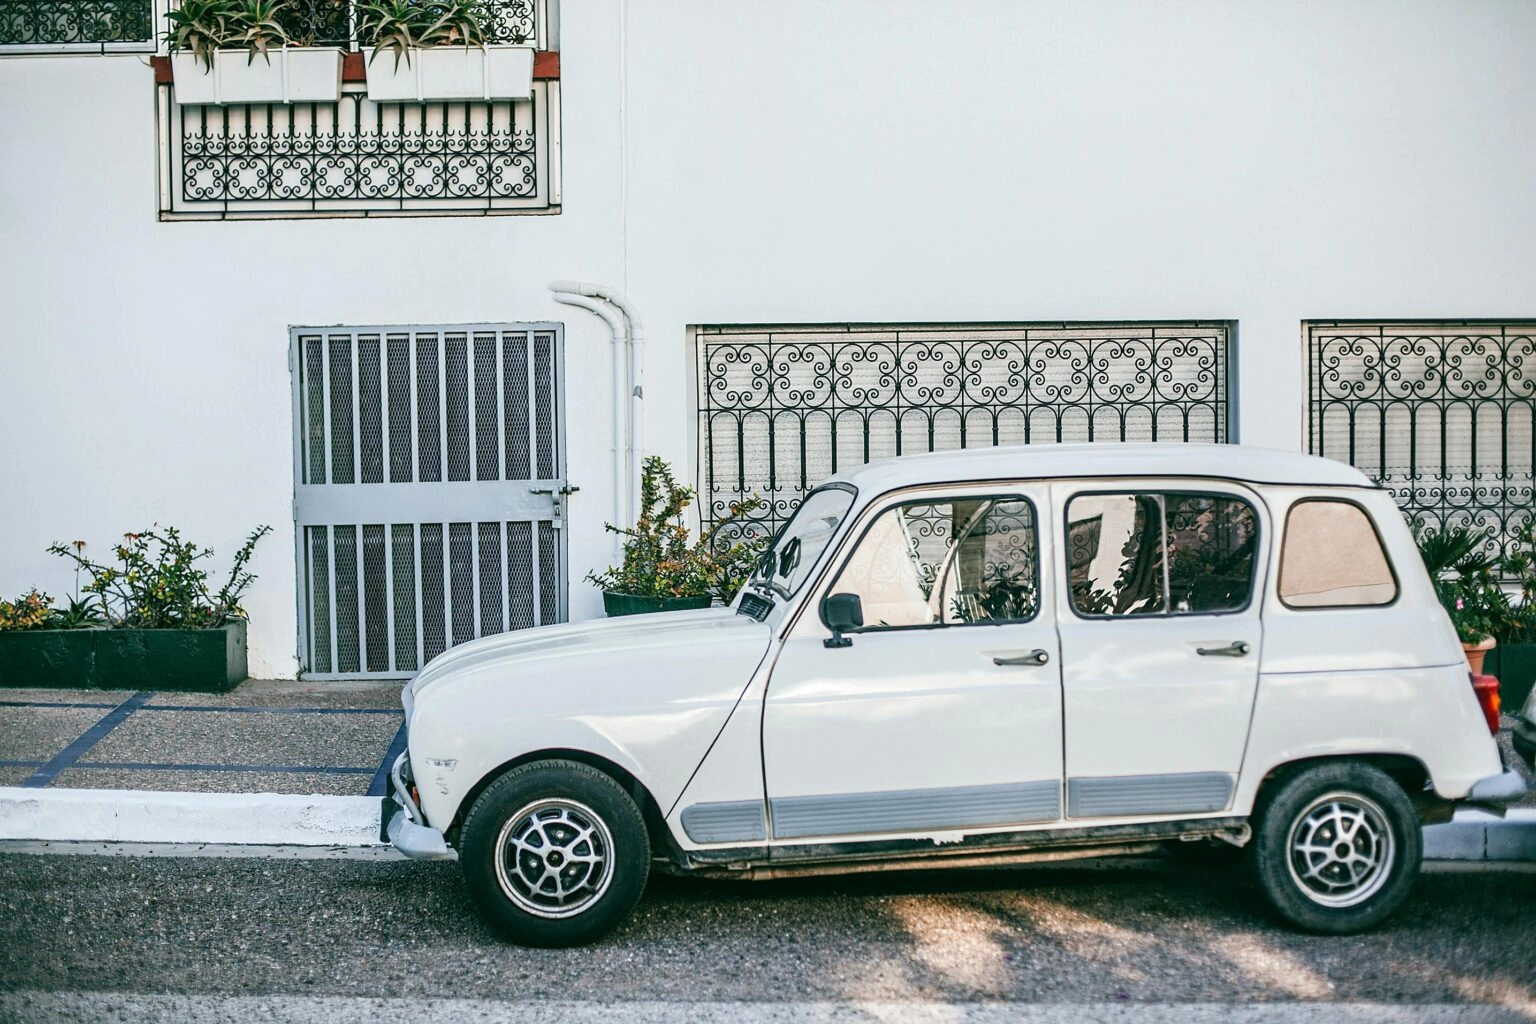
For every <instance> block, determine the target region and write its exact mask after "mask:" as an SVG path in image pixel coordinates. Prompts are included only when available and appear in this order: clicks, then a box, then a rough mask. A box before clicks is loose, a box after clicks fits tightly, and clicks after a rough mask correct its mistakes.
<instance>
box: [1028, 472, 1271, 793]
mask: <svg viewBox="0 0 1536 1024" xmlns="http://www.w3.org/2000/svg"><path fill="white" fill-rule="evenodd" d="M1052 499H1053V504H1054V507H1055V509H1056V512H1057V517H1058V522H1060V523H1061V531H1060V533H1059V534H1058V541H1059V542H1060V548H1059V550H1058V555H1057V567H1058V570H1060V571H1062V572H1063V573H1065V575H1066V583H1065V585H1064V586H1062V587H1061V588H1059V591H1058V605H1057V616H1058V629H1059V632H1060V636H1061V646H1062V673H1063V675H1062V690H1063V714H1064V719H1065V721H1064V730H1063V732H1064V745H1065V750H1064V761H1065V773H1066V786H1067V816H1068V817H1069V818H1072V819H1104V818H1139V817H1146V816H1175V817H1177V816H1186V815H1198V814H1208V813H1215V812H1220V811H1223V810H1225V809H1226V808H1227V807H1228V806H1229V805H1230V803H1231V800H1232V794H1233V791H1234V788H1235V785H1236V780H1237V775H1238V772H1239V769H1240V768H1241V766H1242V760H1243V752H1244V746H1245V744H1246V741H1247V736H1248V726H1249V721H1250V718H1251V715H1252V709H1253V700H1254V693H1255V688H1256V686H1257V684H1258V669H1259V653H1260V647H1261V645H1262V642H1263V626H1262V622H1261V620H1260V614H1259V612H1260V607H1261V605H1262V602H1261V601H1260V600H1259V595H1260V594H1261V593H1262V590H1261V589H1260V588H1261V587H1262V585H1263V573H1264V569H1265V564H1264V557H1265V551H1264V546H1263V544H1262V543H1261V534H1262V535H1264V536H1267V533H1266V532H1265V531H1267V530H1268V528H1269V524H1268V522H1267V519H1266V512H1265V510H1264V504H1263V502H1262V501H1261V500H1260V499H1259V498H1258V496H1257V495H1255V494H1254V493H1253V492H1252V491H1250V490H1248V489H1246V488H1243V487H1241V486H1240V485H1236V484H1227V483H1215V482H1208V481H1198V482H1197V481H1189V480H1139V481H1125V482H1121V481H1115V482H1103V483H1095V484H1058V485H1055V486H1053V488H1052Z"/></svg>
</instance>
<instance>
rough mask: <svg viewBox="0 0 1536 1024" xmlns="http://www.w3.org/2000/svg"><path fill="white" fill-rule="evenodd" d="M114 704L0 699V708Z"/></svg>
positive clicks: (86, 706) (72, 706) (109, 705)
mask: <svg viewBox="0 0 1536 1024" xmlns="http://www.w3.org/2000/svg"><path fill="white" fill-rule="evenodd" d="M115 707H117V705H116V704H105V703H100V702H93V701H79V700H77V701H68V700H0V708H115Z"/></svg>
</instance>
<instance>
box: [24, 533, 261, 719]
mask: <svg viewBox="0 0 1536 1024" xmlns="http://www.w3.org/2000/svg"><path fill="white" fill-rule="evenodd" d="M269 532H271V528H270V527H266V526H263V527H260V528H259V529H257V530H255V531H254V532H252V533H251V535H250V536H249V537H248V538H246V541H245V544H244V545H242V546H241V548H240V550H239V551H238V552H236V554H235V557H234V562H233V564H232V566H231V568H230V571H229V576H228V578H227V579H226V580H225V582H224V585H223V586H222V587H220V588H219V589H218V590H213V589H212V587H211V586H210V584H209V580H208V572H207V570H206V569H205V568H204V567H203V564H204V562H205V561H206V560H207V559H209V558H211V557H212V555H213V552H212V550H210V549H208V548H200V547H198V546H197V545H196V544H192V543H190V542H188V541H184V540H182V538H181V535H180V533H179V532H178V531H177V530H176V529H175V528H166V529H165V530H163V531H161V530H153V529H151V530H145V531H143V532H141V533H130V534H125V535H124V537H123V542H122V543H120V544H118V545H116V546H115V548H114V549H113V550H114V554H115V556H116V563H115V564H111V565H107V564H101V563H98V562H95V561H93V560H92V559H90V558H88V557H87V556H86V555H85V554H84V547H85V545H84V543H83V542H80V541H76V542H75V543H74V544H73V545H70V546H68V547H66V546H65V545H63V544H54V545H53V546H51V547H50V548H49V549H48V550H49V551H50V552H52V553H53V554H56V555H60V556H62V557H65V558H68V559H70V560H71V561H73V562H74V563H75V569H76V574H77V579H78V576H79V575H80V574H82V573H83V574H84V575H85V576H86V577H87V582H86V583H85V584H84V585H83V586H80V587H79V590H80V591H81V592H82V593H83V595H84V596H83V597H77V598H76V599H74V600H73V601H71V602H70V605H69V606H68V607H67V608H65V609H57V608H54V607H53V603H52V600H51V599H50V598H49V597H48V596H47V595H46V594H40V593H38V592H37V591H32V592H31V593H30V594H27V595H24V596H23V597H22V598H21V599H20V600H18V601H16V602H3V601H0V686H48V687H60V688H66V689H76V688H82V689H83V688H90V689H105V690H125V689H134V690H213V691H222V690H228V689H230V688H231V687H233V686H234V685H235V684H236V683H238V682H240V681H241V680H242V679H244V678H245V676H246V649H245V625H246V624H245V613H244V611H243V610H242V609H241V608H240V603H239V602H240V597H241V595H242V594H244V592H245V591H246V589H247V588H248V587H249V586H250V585H251V583H252V582H253V581H254V580H255V579H256V577H255V576H254V575H252V574H251V573H250V572H249V571H248V569H247V568H246V566H247V565H248V564H249V562H250V559H251V555H252V553H253V552H254V550H255V547H256V543H257V542H258V541H259V540H261V538H262V537H264V536H266V534H267V533H269Z"/></svg>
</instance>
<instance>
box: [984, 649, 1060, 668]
mask: <svg viewBox="0 0 1536 1024" xmlns="http://www.w3.org/2000/svg"><path fill="white" fill-rule="evenodd" d="M1050 660H1051V656H1050V655H1049V654H1046V653H1045V652H1044V651H1042V650H1041V649H1040V648H1038V647H1037V648H1035V649H1034V650H1032V651H1030V652H1029V653H1028V654H1016V655H1011V656H1004V655H1001V654H999V655H997V656H995V657H994V658H993V659H992V664H994V665H1044V664H1045V663H1046V662H1048V661H1050Z"/></svg>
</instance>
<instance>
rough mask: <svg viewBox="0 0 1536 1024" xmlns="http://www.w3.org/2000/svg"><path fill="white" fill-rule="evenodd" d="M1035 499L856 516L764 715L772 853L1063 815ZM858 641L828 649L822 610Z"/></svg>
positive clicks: (902, 498)
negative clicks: (849, 624) (855, 603)
mask: <svg viewBox="0 0 1536 1024" xmlns="http://www.w3.org/2000/svg"><path fill="white" fill-rule="evenodd" d="M1048 497H1049V492H1048V488H1046V487H1045V486H1043V485H1035V486H1012V487H1000V486H998V485H993V486H990V487H974V488H969V489H960V490H956V489H948V490H933V491H929V492H926V493H921V492H916V493H915V492H906V493H904V494H901V495H899V496H895V497H889V498H887V499H884V500H883V501H882V502H880V503H879V504H878V505H877V506H875V507H874V508H873V509H872V510H871V511H870V512H867V513H866V514H865V515H863V516H861V518H860V521H859V523H857V524H855V527H854V529H853V530H851V531H850V533H849V540H848V541H847V542H845V543H844V544H843V545H842V548H841V550H840V551H839V552H838V553H837V555H836V557H835V558H834V559H833V561H832V562H831V563H830V566H831V567H830V568H829V570H828V573H827V575H826V577H825V578H824V579H823V580H822V582H821V583H820V584H819V585H818V589H817V590H816V591H815V592H813V593H812V595H811V596H810V599H809V600H808V603H807V604H806V606H805V608H804V610H803V611H802V612H801V614H800V617H799V619H798V620H797V621H796V623H795V624H794V626H793V627H792V629H791V630H790V633H789V635H788V636H787V637H786V639H785V641H784V643H783V646H782V649H781V651H780V653H779V656H778V660H777V662H776V664H775V666H774V668H773V672H772V675H771V677H770V679H769V681H768V687H767V693H766V697H765V700H764V704H763V727H762V729H763V732H762V735H763V768H764V777H765V788H766V791H767V796H768V806H769V819H770V838H771V840H773V841H775V842H784V841H791V842H792V841H801V840H806V839H810V838H813V837H814V838H826V837H841V838H846V837H852V836H875V835H889V834H912V833H928V832H935V831H950V830H970V829H987V828H998V827H1003V826H1008V825H1019V824H1027V823H1030V822H1041V821H1055V820H1057V819H1059V817H1060V814H1061V678H1060V674H1059V664H1060V659H1059V658H1058V657H1057V654H1058V646H1057V641H1056V631H1055V627H1054V624H1053V623H1052V615H1051V613H1050V611H1049V609H1051V608H1052V607H1053V605H1052V603H1051V602H1052V600H1053V597H1052V594H1051V584H1050V581H1049V579H1048V578H1045V577H1047V576H1048V574H1044V573H1042V572H1041V568H1042V565H1044V564H1046V563H1045V562H1044V560H1043V558H1042V555H1043V548H1045V547H1048V541H1047V536H1048V535H1047V534H1046V533H1045V531H1044V530H1043V529H1042V525H1043V524H1042V522H1041V517H1042V515H1043V514H1045V510H1048V508H1049V505H1048V501H1047V499H1048ZM833 593H840V594H841V593H847V594H855V595H857V596H858V597H859V599H860V602H861V604H862V610H863V621H864V626H863V628H862V629H860V630H857V631H855V632H853V633H852V634H851V635H849V636H847V639H848V640H850V641H851V642H850V643H848V644H847V645H846V646H839V645H836V644H829V643H828V641H829V640H832V635H831V633H830V631H829V630H828V628H827V627H826V625H825V624H824V623H823V622H822V621H821V620H820V617H819V605H820V600H821V598H822V597H825V596H826V595H828V594H833Z"/></svg>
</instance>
